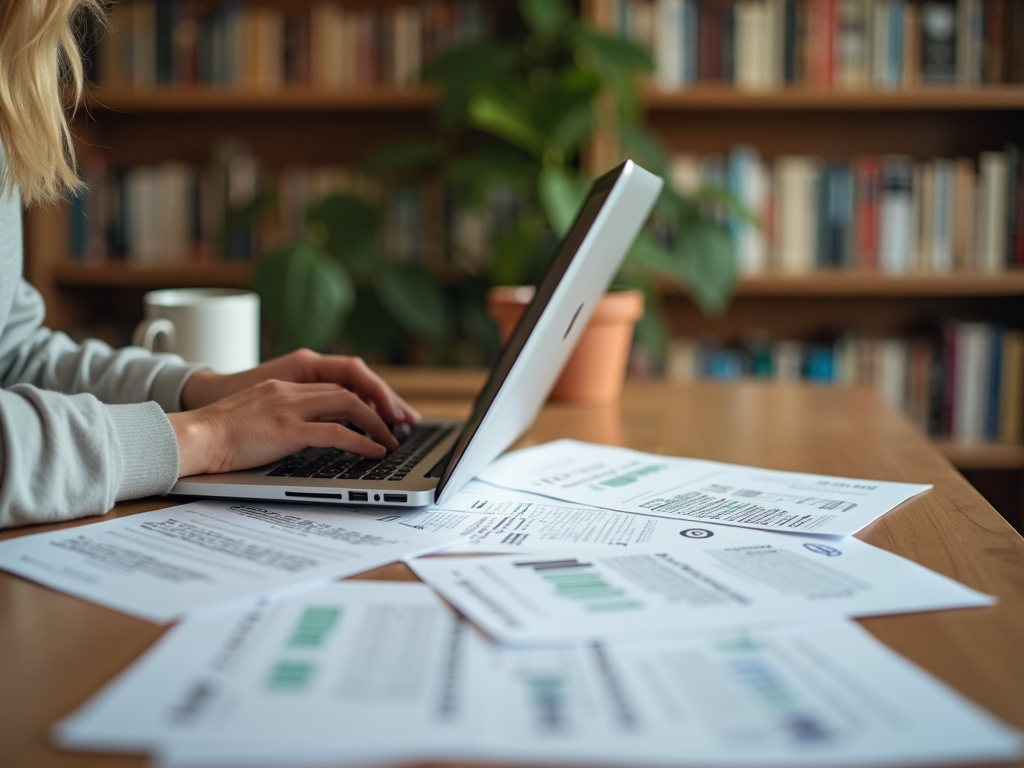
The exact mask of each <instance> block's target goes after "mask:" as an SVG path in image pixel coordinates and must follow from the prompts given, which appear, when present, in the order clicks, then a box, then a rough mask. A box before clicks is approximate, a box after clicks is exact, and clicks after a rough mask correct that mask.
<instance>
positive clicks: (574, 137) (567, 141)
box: [548, 102, 596, 154]
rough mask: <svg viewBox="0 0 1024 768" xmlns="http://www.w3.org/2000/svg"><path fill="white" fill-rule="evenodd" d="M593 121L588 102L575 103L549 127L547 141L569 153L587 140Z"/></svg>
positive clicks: (592, 110)
mask: <svg viewBox="0 0 1024 768" xmlns="http://www.w3.org/2000/svg"><path fill="white" fill-rule="evenodd" d="M595 122H596V119H595V117H594V109H593V107H592V106H591V105H590V103H589V102H586V103H583V104H577V105H576V106H575V107H573V108H572V109H571V110H569V111H568V112H566V113H565V114H564V115H563V116H562V119H561V120H559V122H558V123H557V124H556V125H555V126H554V127H553V128H552V129H551V131H550V133H549V134H548V141H549V142H550V143H551V144H552V145H554V146H556V147H558V148H559V149H561V150H562V151H563V152H565V153H566V154H570V153H572V152H574V151H575V150H577V149H578V148H579V147H580V146H581V145H582V144H583V142H584V141H586V140H587V138H588V137H589V136H590V132H591V131H592V130H593V128H594V123H595Z"/></svg>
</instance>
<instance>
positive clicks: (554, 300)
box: [434, 160, 663, 504]
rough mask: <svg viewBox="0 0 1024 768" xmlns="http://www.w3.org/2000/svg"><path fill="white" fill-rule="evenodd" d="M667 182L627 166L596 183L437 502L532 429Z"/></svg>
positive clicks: (507, 351)
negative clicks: (527, 429)
mask: <svg viewBox="0 0 1024 768" xmlns="http://www.w3.org/2000/svg"><path fill="white" fill-rule="evenodd" d="M662 184H663V182H662V180H661V179H660V178H658V177H657V176H655V175H654V174H652V173H649V172H648V171H645V170H644V169H643V168H641V167H640V166H638V165H636V164H635V163H634V162H632V161H631V160H627V161H626V162H625V163H623V164H622V165H620V166H618V167H617V168H615V169H613V170H611V171H609V172H608V173H606V174H604V175H603V176H601V177H600V178H599V179H597V180H596V181H595V182H594V183H593V184H592V185H591V187H590V191H589V192H588V194H587V197H586V199H585V201H584V203H583V206H582V207H581V208H580V211H579V213H578V214H577V215H576V221H575V222H574V223H573V225H572V227H571V228H570V229H569V233H568V234H567V235H566V236H565V238H564V239H563V240H562V242H561V244H560V245H559V247H558V250H557V251H556V254H555V258H554V259H553V260H552V262H551V265H550V266H549V267H548V270H547V273H546V274H545V276H544V279H543V280H541V282H540V285H538V286H537V290H536V291H535V293H534V297H533V301H531V302H530V304H529V306H527V308H526V311H525V312H524V313H523V316H522V318H521V319H520V320H519V324H518V325H517V326H516V329H515V331H513V333H512V336H511V337H510V338H509V341H508V343H507V344H506V345H505V347H504V348H503V349H502V351H501V355H500V356H499V358H498V361H497V363H495V365H494V367H493V368H492V369H491V375H490V377H489V378H488V380H487V383H486V384H485V385H484V387H483V389H482V390H481V391H480V394H479V395H478V396H477V399H476V402H475V403H474V405H473V411H472V414H471V415H470V417H469V419H467V420H466V424H465V426H464V427H463V429H462V432H461V434H460V435H459V438H458V439H457V440H456V442H455V445H454V447H453V448H452V452H451V455H450V456H449V458H448V462H447V465H446V466H445V468H444V472H443V473H442V475H441V479H440V481H439V482H438V484H437V488H436V490H435V491H434V502H435V503H437V504H440V503H442V502H444V501H446V500H447V499H448V498H450V497H451V496H452V495H453V494H454V493H456V492H457V491H458V490H459V489H460V488H462V486H463V485H465V484H466V483H467V482H469V480H471V479H472V478H473V477H474V476H475V475H476V474H477V472H479V471H480V470H481V469H483V468H484V467H485V466H487V465H488V464H490V463H491V462H492V461H493V460H494V459H495V458H496V457H497V456H498V454H500V453H501V452H502V451H504V450H505V449H506V448H508V446H509V445H511V444H512V443H513V442H514V441H515V440H516V439H517V438H518V437H519V436H520V435H521V434H522V433H523V432H524V431H525V430H526V428H527V427H529V426H530V424H532V423H533V420H534V419H535V418H536V417H537V413H538V412H539V411H540V409H541V406H543V405H544V401H545V400H546V399H547V397H548V394H549V393H550V392H551V389H552V387H554V385H555V381H557V379H558V376H559V375H560V374H561V372H562V368H563V367H564V366H565V363H566V361H567V360H568V359H569V355H570V354H571V353H572V351H573V349H574V348H575V347H576V341H577V340H578V339H579V336H580V334H581V333H582V332H583V329H584V328H585V327H586V325H587V322H588V321H589V320H590V315H591V313H592V312H593V310H594V306H595V304H596V303H597V301H598V299H600V298H601V296H602V295H604V293H605V291H607V290H608V286H609V285H610V284H611V281H612V278H613V277H614V276H615V273H616V272H617V271H618V269H619V265H620V264H621V263H622V260H623V258H624V257H625V255H626V252H627V251H628V250H629V247H630V245H632V244H633V240H634V239H635V238H636V236H637V233H638V232H639V231H640V227H641V226H643V224H644V222H645V221H646V220H647V216H648V215H649V214H650V212H651V208H652V207H653V206H654V202H655V200H656V199H657V197H658V193H659V192H660V191H661V187H662Z"/></svg>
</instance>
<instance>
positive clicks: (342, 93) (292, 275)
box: [26, 0, 1024, 529]
mask: <svg viewBox="0 0 1024 768" xmlns="http://www.w3.org/2000/svg"><path fill="white" fill-rule="evenodd" d="M107 8H108V14H109V20H108V24H106V25H103V24H99V23H95V22H90V21H85V20H83V22H82V24H81V29H80V32H81V40H82V45H83V49H84V50H85V51H86V55H87V60H88V62H87V63H88V76H89V81H90V85H89V87H88V94H87V101H86V104H85V105H84V106H83V107H82V108H81V109H79V111H78V113H77V116H76V118H75V122H74V131H75V135H76V139H77V144H78V157H79V163H80V166H81V173H82V176H83V178H84V179H85V180H86V182H87V185H88V186H87V189H86V190H85V191H84V192H83V193H82V194H80V195H79V196H77V197H76V198H75V199H74V200H71V201H69V202H68V203H67V204H66V205H64V206H61V207H59V208H56V207H55V208H36V209H33V210H31V211H29V212H28V213H27V214H26V243H27V253H26V274H27V275H28V277H29V279H30V280H31V281H32V282H33V283H34V284H35V285H36V286H37V287H38V288H39V289H40V290H41V291H42V293H43V294H44V296H45V298H46V300H47V305H48V316H47V322H48V324H49V325H51V326H52V327H55V328H59V329H61V330H65V331H68V332H69V333H71V334H72V335H73V336H75V337H84V336H99V337H101V338H104V339H106V340H108V341H110V342H112V343H114V344H124V343H127V342H128V341H129V340H130V335H131V330H132V328H133V327H134V325H135V323H137V322H138V320H139V319H140V318H141V316H142V294H143V293H144V292H145V291H147V290H151V289H154V288H162V287H179V286H182V287H184V286H224V287H252V288H254V289H255V290H257V291H258V292H259V293H260V295H261V297H262V300H263V307H264V326H265V328H264V334H263V354H264V356H265V357H266V356H269V355H272V354H277V353H279V352H283V351H286V350H288V349H291V348H295V347H297V346H310V347H313V348H316V349H320V350H323V351H327V350H334V351H339V352H344V353H355V354H360V355H363V356H365V357H367V358H368V359H369V360H371V361H372V362H376V363H382V364H389V365H443V366H465V367H480V366H486V365H488V364H490V362H491V361H492V360H493V359H494V356H495V355H496V353H497V351H498V349H499V341H498V335H497V331H496V327H495V325H494V323H493V322H492V320H491V319H490V317H489V316H488V310H487V291H488V289H489V288H491V287H492V286H494V285H516V284H530V283H532V282H535V281H536V279H537V277H538V275H539V274H541V273H542V270H543V268H544V266H545V264H546V261H547V259H548V258H550V256H551V254H552V252H553V249H554V247H555V245H556V243H557V241H558V236H559V235H561V234H562V233H563V232H564V231H565V229H566V228H567V227H568V225H569V223H570V222H571V219H572V215H573V213H574V211H575V206H576V205H577V204H578V202H579V200H580V199H581V196H582V193H583V190H584V189H585V187H586V183H587V182H588V180H590V179H592V178H594V177H595V176H597V175H599V174H600V173H601V172H603V171H605V170H607V169H609V168H611V167H612V166H614V165H615V164H616V163H618V162H619V161H621V159H623V158H625V157H632V158H634V159H636V160H637V161H638V162H640V163H641V164H643V165H645V166H647V167H649V168H651V170H654V171H655V172H658V173H660V174H662V175H664V176H665V178H666V179H668V180H669V181H670V185H669V188H668V190H667V192H666V193H665V195H664V196H663V198H662V200H661V201H659V205H658V208H657V210H656V212H655V214H654V216H652V219H651V222H650V223H649V225H648V228H647V230H646V231H645V233H644V235H643V237H642V238H641V240H640V242H638V244H637V246H636V247H635V248H634V249H633V251H632V252H631V254H630V256H629V258H628V259H627V262H626V265H625V266H624V268H623V270H622V273H621V274H620V276H619V279H618V282H619V283H620V284H622V285H625V286H630V287H635V288H638V289H640V290H641V291H642V292H643V293H644V296H645V299H646V314H645V316H644V318H643V319H642V320H641V321H640V322H639V323H638V324H637V327H636V331H635V334H634V344H633V349H632V352H631V354H630V363H629V370H630V375H632V376H642V377H666V378H669V379H672V380H677V381H691V380H695V379H711V380H721V381H728V380H735V379H740V378H758V379H764V380H766V381H772V380H776V381H778V380H782V381H793V380H806V381H809V382H811V383H813V384H814V385H818V386H832V385H847V384H859V385H865V386H871V387H874V388H876V389H877V390H878V391H879V392H880V393H881V395H882V396H883V397H884V398H885V399H886V400H887V401H888V402H889V403H890V404H891V405H892V406H893V407H894V408H896V409H898V410H900V411H902V412H903V413H904V414H906V417H907V418H909V419H910V420H911V421H913V422H914V423H915V424H916V425H917V426H918V427H919V428H920V429H921V430H922V431H923V432H925V433H926V434H928V435H929V436H930V438H931V439H932V440H934V441H935V444H936V445H937V446H938V447H939V448H940V450H942V451H943V452H944V453H945V454H946V455H947V456H948V457H949V459H950V461H952V462H953V464H954V465H956V466H957V467H958V468H959V469H960V470H961V471H963V472H964V474H965V475H966V476H967V477H968V479H970V480H971V481H972V482H973V483H974V484H975V485H976V487H978V488H979V490H981V491H982V493H984V494H985V495H986V496H987V498H988V499H989V500H990V501H991V502H992V503H993V505H994V506H996V508H997V509H999V510H1000V511H1001V512H1002V513H1003V514H1004V516H1006V517H1007V519H1009V520H1010V521H1011V522H1012V523H1013V524H1014V525H1015V526H1017V527H1018V529H1020V528H1021V524H1022V507H1024V332H1022V330H1021V329H1022V328H1024V313H1022V310H1024V194H1022V172H1021V171H1022V169H1021V165H1022V159H1021V144H1022V142H1024V45H1022V43H1024V4H1021V3H1017V2H1013V0H945V1H941V2H939V1H936V2H911V1H910V0H740V1H739V2H730V1H729V0H583V1H582V2H578V3H573V2H569V1H568V0H565V1H564V2H563V1H562V0H523V1H522V2H518V3H517V2H515V0H418V1H416V2H413V1H412V0H395V1H392V0H373V1H370V0H352V2H348V1H347V0H338V1H337V2H319V1H317V2H309V1H308V0H267V1H266V2H263V1H262V0H244V1H239V2H214V1H209V0H121V1H120V2H116V3H113V4H110V5H108V6H107Z"/></svg>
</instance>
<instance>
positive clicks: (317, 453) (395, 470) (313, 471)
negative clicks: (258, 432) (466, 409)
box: [267, 425, 455, 482]
mask: <svg viewBox="0 0 1024 768" xmlns="http://www.w3.org/2000/svg"><path fill="white" fill-rule="evenodd" d="M454 429H455V427H445V426H440V425H433V426H430V425H428V426H422V427H421V426H415V427H413V428H412V429H411V430H410V431H409V434H408V435H407V436H406V437H405V438H404V439H403V438H399V439H400V440H401V444H400V445H399V446H398V448H397V449H396V450H395V451H393V452H392V453H389V454H388V455H387V456H385V457H384V458H383V459H368V458H366V457H365V456H360V455H359V454H357V453H350V452H349V451H343V450H341V449H339V448H307V449H306V450H304V451H299V452H298V453H293V454H292V455H291V456H288V457H286V458H285V459H284V463H283V464H281V465H280V466H278V467H277V468H276V469H274V470H272V471H270V472H268V473H267V477H314V478H318V479H321V480H331V479H334V480H389V481H392V482H397V481H399V480H402V479H404V478H405V476H406V475H408V474H409V472H411V471H412V469H413V467H415V466H416V465H417V464H419V463H420V462H421V461H422V460H423V458H424V457H425V456H426V455H427V454H428V453H430V452H431V451H432V450H434V448H436V447H437V446H438V444H439V443H440V442H441V441H442V440H444V439H445V438H446V437H448V435H450V434H451V433H452V431H453V430H454Z"/></svg>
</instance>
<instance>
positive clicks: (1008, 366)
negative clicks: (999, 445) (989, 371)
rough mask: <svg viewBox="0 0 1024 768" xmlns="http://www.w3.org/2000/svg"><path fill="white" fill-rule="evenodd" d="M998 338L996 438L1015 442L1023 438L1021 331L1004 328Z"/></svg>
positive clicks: (1023, 333) (1023, 339)
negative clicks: (998, 370) (997, 419)
mask: <svg viewBox="0 0 1024 768" xmlns="http://www.w3.org/2000/svg"><path fill="white" fill-rule="evenodd" d="M1002 341H1003V349H1002V367H1001V369H1000V387H999V427H998V433H997V435H996V437H997V439H998V440H999V441H1000V442H1003V443H1019V442H1020V441H1021V439H1022V438H1024V331H1019V330H1006V331H1004V332H1003V334H1002Z"/></svg>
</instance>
